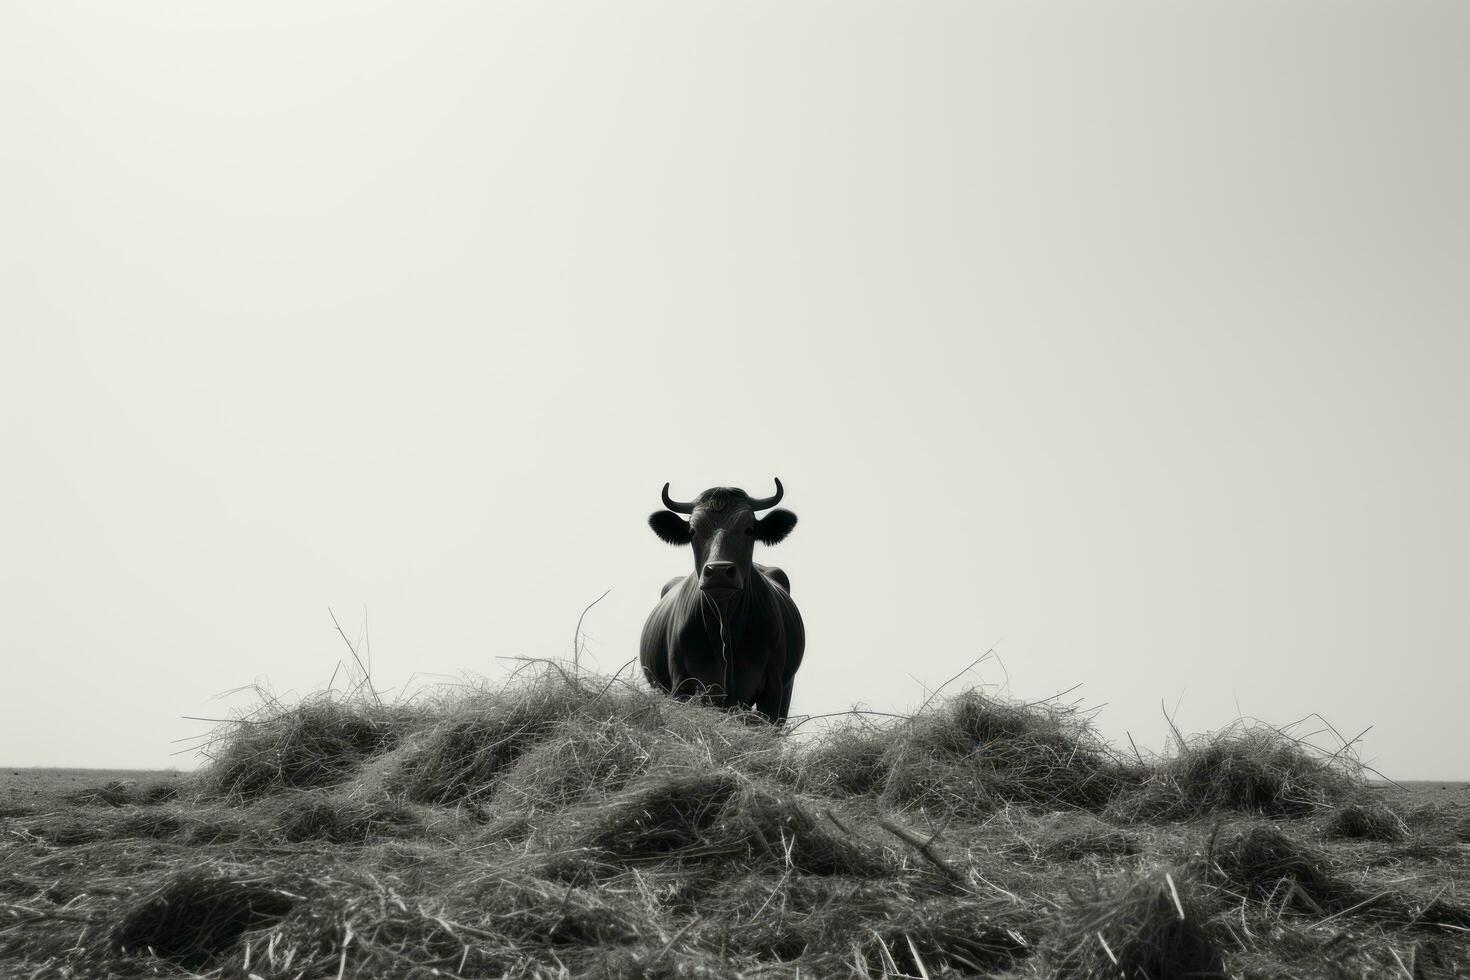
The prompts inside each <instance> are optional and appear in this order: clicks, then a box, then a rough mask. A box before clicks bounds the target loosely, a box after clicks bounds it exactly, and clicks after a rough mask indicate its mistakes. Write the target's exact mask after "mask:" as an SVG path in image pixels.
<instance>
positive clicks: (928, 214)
mask: <svg viewBox="0 0 1470 980" xmlns="http://www.w3.org/2000/svg"><path fill="white" fill-rule="evenodd" d="M1467 48H1470V5H1466V4H1464V3H1462V2H1444V3H1422V2H1414V0H1383V2H1376V3H1353V2H1339V0H1333V2H1286V3H1283V2H1280V0H1270V2H1255V3H1242V2H1228V3H1227V2H1216V3H1189V4H1180V3H1174V2H1156V3H1142V2H1132V0H1120V2H1113V3H1108V4H1096V3H1092V2H1090V0H1089V2H1078V3H1055V2H1051V3H1047V2H1043V3H1037V2H1024V3H1022V2H998V0H966V2H962V3H944V2H927V0H926V2H912V3H897V2H889V3H872V2H861V0H844V2H841V3H836V2H815V0H811V2H802V0H798V2H792V0H779V2H742V3H729V2H725V3H700V2H694V3H691V2H688V0H677V2H668V3H647V2H627V0H623V2H619V3H617V4H604V3H590V2H589V3H581V4H566V3H557V2H548V0H533V2H525V3H434V2H417V3H396V4H387V3H363V2H358V0H354V2H351V3H348V2H341V0H336V2H325V0H323V2H315V3H310V4H301V3H295V2H291V3H284V2H282V3H267V2H262V0H240V2H213V0H189V2H168V3H159V2H153V3H150V2H143V0H132V2H128V3H109V2H101V0H91V2H80V3H64V2H56V0H36V2H15V3H7V4H5V5H4V6H3V7H0V276H3V280H0V331H3V344H0V465H3V480H0V657H3V663H4V671H3V675H0V764H8V765H77V766H128V767H156V766H165V765H185V766H187V765H192V764H193V760H192V759H191V757H189V756H187V755H186V756H173V757H171V756H170V754H169V753H170V752H171V751H173V750H175V749H177V748H178V747H179V746H178V745H176V744H173V743H172V742H171V740H173V739H179V738H183V737H186V736H189V735H192V734H196V733H198V732H200V731H202V730H204V729H205V728H207V726H205V725H201V724H200V723H198V722H191V721H187V720H184V719H183V718H181V716H182V715H188V714H194V715H218V714H221V713H224V712H228V711H229V710H230V709H231V707H232V706H239V705H241V704H243V703H244V702H243V701H242V699H241V698H240V697H239V696H235V697H234V698H229V699H226V700H224V701H223V702H218V701H211V700H210V699H211V698H212V696H214V695H216V694H217V693H219V692H222V691H226V690H228V689H231V688H235V687H237V686H239V685H242V684H250V683H252V682H254V681H257V680H261V681H263V682H268V683H269V684H270V685H272V686H273V687H274V689H275V690H276V691H278V692H280V693H283V694H289V693H291V692H295V693H297V694H304V693H307V692H310V691H312V690H315V689H318V688H320V687H321V686H323V685H324V684H325V683H326V682H327V681H328V679H329V677H330V676H331V674H332V671H333V668H334V666H335V665H336V663H337V660H338V658H339V657H340V656H341V655H342V654H343V653H344V652H345V651H344V649H343V647H342V645H341V640H340V638H339V637H338V636H337V635H336V634H335V632H334V631H333V630H332V626H331V621H330V619H329V618H328V615H327V607H328V606H332V607H333V608H334V609H335V610H336V611H337V613H338V615H339V617H341V618H342V620H343V623H344V625H345V626H346V627H347V628H348V630H349V632H352V633H356V632H357V631H358V630H359V629H360V628H361V625H362V620H363V609H364V607H366V609H367V615H368V617H369V623H370V634H371V638H372V649H373V657H374V669H375V672H376V675H377V677H378V679H379V682H380V683H381V684H383V685H385V686H393V687H401V686H402V685H404V684H405V683H406V682H408V681H409V679H410V678H411V677H412V676H413V675H414V674H415V673H417V672H426V673H434V674H448V675H457V674H460V673H462V672H475V673H479V674H483V675H485V676H488V677H491V678H498V677H501V676H503V675H504V673H505V670H506V666H507V664H508V663H509V661H506V660H502V659H497V658H504V657H516V656H561V655H565V654H566V653H567V652H568V651H569V649H570V644H571V638H572V632H573V627H574V625H575V623H576V618H577V615H578V613H579V612H580V611H581V609H582V607H583V606H585V605H586V604H587V603H588V602H590V601H591V600H592V599H594V598H596V597H597V596H598V595H599V594H600V593H602V592H603V591H604V590H606V589H611V590H612V592H611V594H610V595H609V596H608V597H607V598H606V599H605V600H604V601H603V602H602V603H601V604H600V605H599V606H598V607H597V608H596V609H594V610H593V611H592V612H591V613H590V614H589V615H588V618H587V622H586V624H585V626H584V628H585V630H586V631H587V633H588V634H589V636H590V637H591V641H590V653H591V654H592V655H593V656H594V657H595V658H596V660H597V662H598V663H600V664H601V665H602V667H603V668H605V669H608V670H613V669H616V668H617V667H618V666H619V665H621V664H622V663H623V662H625V661H627V660H629V659H631V658H634V657H636V655H637V641H638V631H639V628H640V626H641V624H642V622H643V619H644V617H645V616H646V615H647V613H648V611H649V610H650V609H651V608H652V606H653V604H654V602H655V600H656V599H657V597H658V593H659V587H660V586H661V585H662V583H663V582H664V581H665V580H666V579H667V578H668V577H670V576H671V575H674V574H678V573H680V572H683V571H686V570H688V569H690V568H691V567H692V559H691V558H690V556H689V552H688V551H687V549H686V550H682V551H680V550H675V549H672V548H670V547H668V546H667V545H664V544H662V543H661V542H660V541H658V540H657V539H656V538H655V537H654V536H653V534H652V532H651V531H650V530H649V529H648V528H647V525H646V523H645V521H646V518H647V516H648V514H649V513H650V512H652V511H653V510H655V509H657V508H658V506H659V495H658V494H659V488H660V486H661V485H662V484H663V483H664V481H665V480H669V481H672V483H673V487H674V493H675V494H676V495H679V496H684V497H692V496H693V495H694V494H695V493H697V492H698V491H699V490H702V489H704V488H705V487H708V486H711V485H716V484H725V485H735V486H743V487H745V488H746V489H748V490H750V491H751V492H752V493H757V494H763V493H769V492H771V491H770V488H771V477H772V476H780V477H781V479H782V481H783V482H784V483H785V485H786V488H787V496H786V500H785V502H784V504H783V506H788V507H789V508H790V509H792V510H794V511H795V512H796V513H797V514H798V515H800V518H801V523H800V525H799V526H798V527H797V529H796V531H795V532H794V533H793V534H792V536H791V537H790V538H789V539H788V541H787V542H785V543H784V544H782V545H780V546H779V547H777V548H774V549H770V550H761V551H758V554H757V560H760V561H766V562H770V563H776V564H780V565H781V566H783V567H784V568H785V569H786V570H787V571H788V573H789V574H790V576H791V580H792V585H793V593H794V596H795V598H796V599H797V602H798V603H799V605H800V606H801V609H802V612H803V614H804V617H805V619H806V623H807V632H808V636H809V644H808V648H807V654H806V662H805V664H804V666H803V667H802V670H801V673H800V675H799V676H798V678H797V682H796V694H795V699H794V703H793V711H794V712H799V713H800V712H822V711H833V710H838V709H842V708H845V707H849V706H851V705H852V704H854V703H855V702H862V703H865V704H867V705H870V706H872V707H875V708H880V709H904V708H912V707H913V706H915V705H917V704H918V703H919V702H920V701H922V699H923V697H924V686H923V685H925V684H929V685H933V684H937V683H939V682H941V681H943V680H944V679H945V678H947V677H949V676H950V675H951V674H953V673H955V672H956V671H958V670H959V669H961V668H962V667H963V666H964V665H965V664H966V663H967V662H969V661H970V660H971V659H973V658H974V657H976V656H978V655H979V654H981V653H982V652H984V651H985V650H986V649H987V648H988V647H990V646H991V645H992V644H995V645H996V648H997V650H998V652H999V654H1000V655H1001V658H1002V659H1003V661H1004V665H1005V668H1006V672H1004V673H1003V672H1002V671H1001V670H1000V669H999V668H998V667H997V666H996V665H994V664H987V665H983V666H982V667H980V668H978V669H977V672H976V676H975V678H974V680H975V681H977V682H985V683H992V684H1002V683H1005V682H1006V680H1007V673H1008V677H1009V685H1010V686H1009V691H1010V693H1011V694H1013V695H1015V696H1017V697H1024V698H1028V699H1030V698H1039V697H1044V696H1046V695H1049V694H1052V693H1054V692H1056V691H1059V690H1062V689H1066V688H1070V687H1072V686H1073V685H1076V684H1081V685H1082V687H1081V688H1080V689H1079V690H1078V691H1077V692H1076V693H1075V694H1074V695H1072V696H1071V697H1083V698H1085V699H1086V701H1087V703H1088V704H1091V705H1104V704H1105V707H1104V708H1103V709H1102V713H1101V715H1100V716H1099V725H1100V727H1101V729H1102V730H1103V732H1104V733H1105V734H1107V735H1108V736H1109V737H1111V738H1114V739H1116V740H1118V741H1120V742H1122V743H1123V744H1126V741H1125V734H1124V733H1125V732H1131V733H1132V734H1133V736H1134V738H1135V739H1136V740H1137V741H1138V742H1139V744H1140V745H1144V746H1150V747H1154V748H1158V747H1161V746H1162V744H1163V741H1164V736H1165V733H1166V731H1167V727H1166V724H1165V721H1164V718H1163V715H1162V713H1161V711H1160V702H1161V701H1163V702H1166V703H1167V704H1168V705H1169V708H1170V711H1173V710H1174V706H1175V705H1176V704H1177V705H1178V715H1177V722H1178V724H1179V726H1180V727H1181V728H1183V729H1185V730H1186V731H1203V730H1207V729H1213V728H1218V727H1219V726H1222V725H1224V724H1226V723H1228V722H1229V721H1230V720H1231V719H1233V718H1235V717H1236V716H1237V715H1239V714H1241V713H1244V714H1247V715H1251V716H1256V717H1261V718H1265V719H1267V720H1270V721H1274V722H1287V721H1291V720H1293V719H1295V718H1298V717H1300V716H1302V715H1305V714H1308V713H1309V712H1320V713H1321V714H1323V715H1325V716H1326V717H1327V718H1328V719H1329V720H1330V721H1331V722H1332V723H1333V724H1334V725H1336V726H1337V727H1338V728H1339V729H1341V730H1342V731H1343V732H1344V734H1348V735H1351V734H1355V733H1356V732H1357V731H1358V730H1360V729H1363V728H1365V727H1367V726H1369V725H1372V726H1374V727H1373V730H1372V731H1371V732H1370V733H1369V734H1368V736H1367V737H1366V739H1365V742H1364V746H1363V753H1364V755H1365V757H1367V758H1368V759H1371V760H1376V765H1377V766H1378V767H1379V768H1380V769H1381V770H1382V771H1383V772H1385V773H1387V774H1388V775H1390V776H1394V777H1397V778H1405V779H1412V778H1445V779H1452V778H1461V779H1464V778H1470V761H1467V759H1466V757H1465V755H1464V745H1465V744H1466V736H1467V734H1470V732H1467V722H1466V721H1465V714H1464V693H1465V691H1466V689H1467V688H1470V667H1467V654H1470V601H1467V592H1470V559H1467V555H1470V517H1467V509H1466V502H1467V501H1470V453H1467V447H1466V428H1467V422H1470V386H1467V384H1466V375H1467V371H1470V334H1467V324H1470V276H1467V268H1470V194H1467V190H1470V187H1467V185H1470V178H1467V175H1470V67H1467V66H1470V62H1467V60H1466V58H1465V51H1466V50H1467Z"/></svg>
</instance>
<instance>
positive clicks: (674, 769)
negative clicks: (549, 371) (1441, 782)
mask: <svg viewBox="0 0 1470 980" xmlns="http://www.w3.org/2000/svg"><path fill="white" fill-rule="evenodd" d="M211 752H212V754H213V756H214V762H213V764H212V765H210V766H208V767H206V768H205V769H203V770H201V771H200V772H199V773H198V774H196V775H195V776H194V777H193V778H192V779H191V780H189V781H188V784H187V785H186V786H185V787H184V788H183V790H182V792H180V793H178V795H176V796H174V795H170V794H165V793H154V792H152V791H150V790H148V789H147V788H140V787H111V788H109V787H103V789H102V790H101V791H97V792H94V793H92V794H91V795H90V796H86V797H77V798H75V799H73V800H71V801H68V802H67V803H66V804H65V805H64V807H63V809H60V810H56V811H51V812H43V811H36V810H23V811H16V812H15V813H14V814H13V815H11V816H7V817H5V818H3V819H4V825H3V829H4V831H5V833H4V835H3V837H0V975H6V976H10V975H16V976H23V975H30V974H35V975H38V976H47V975H54V976H71V977H91V976H97V977H102V976H144V975H147V976H164V977H170V976H172V977H186V976H208V977H228V978H242V980H244V978H251V977H258V978H262V980H272V978H277V977H279V978H292V980H314V978H321V980H328V978H339V977H341V978H346V977H384V978H389V977H391V978H428V977H527V978H533V977H548V978H549V977H583V976H592V977H609V978H624V977H626V978H633V977H710V978H716V977H755V976H781V977H785V976H796V975H798V974H800V975H802V976H808V977H844V976H855V977H900V976H907V977H959V976H972V977H976V976H986V977H1038V978H1039V977H1055V976H1062V977H1089V978H1092V977H1096V978H1104V977H1107V978H1115V977H1124V978H1130V980H1141V978H1153V980H1160V978H1164V977H1175V976H1200V977H1205V976H1224V975H1226V974H1227V973H1228V974H1229V975H1232V976H1233V975H1249V976H1278V975H1289V976H1299V977H1318V976H1321V977H1327V976H1334V977H1336V976H1364V977H1368V976H1382V975H1389V971H1391V970H1397V969H1399V965H1398V964H1399V961H1402V962H1403V963H1404V964H1405V967H1406V968H1407V969H1410V970H1418V971H1419V972H1418V973H1413V974H1411V975H1414V976H1420V975H1424V976H1432V975H1435V974H1434V973H1433V971H1434V970H1453V969H1459V968H1467V969H1470V955H1467V943H1466V942H1465V937H1466V935H1467V934H1470V933H1466V932H1465V930H1466V929H1470V913H1467V911H1466V904H1465V898H1466V896H1465V895H1463V894H1462V893H1459V892H1457V891H1456V890H1455V889H1456V888H1457V887H1460V884H1459V883H1458V881H1457V879H1455V878H1454V877H1453V876H1450V877H1446V875H1445V873H1444V872H1443V871H1440V872H1439V876H1438V878H1436V877H1435V876H1434V873H1433V872H1428V871H1425V870H1424V869H1426V868H1432V867H1439V868H1443V867H1445V866H1447V865H1446V862H1447V861H1448V860H1449V859H1451V858H1453V857H1454V856H1455V855H1456V854H1458V853H1459V850H1460V849H1461V848H1462V847H1463V845H1462V844H1461V843H1460V842H1459V840H1458V838H1457V834H1458V833H1459V830H1458V825H1457V824H1456V822H1455V821H1457V820H1459V819H1460V817H1459V816H1458V815H1456V814H1450V815H1444V816H1443V817H1442V818H1441V817H1440V816H1433V817H1431V816H1424V815H1422V814H1421V815H1420V816H1418V817H1416V818H1415V819H1414V820H1409V821H1406V820H1405V819H1404V818H1403V817H1402V816H1401V815H1399V814H1398V813H1396V812H1395V811H1394V810H1393V809H1392V808H1390V807H1388V806H1386V805H1385V804H1383V803H1381V802H1376V801H1370V800H1368V799H1367V798H1366V796H1365V792H1366V791H1365V789H1364V786H1363V784H1362V782H1361V780H1359V779H1357V778H1356V776H1355V774H1354V773H1353V772H1352V771H1351V770H1350V769H1349V768H1348V767H1346V766H1344V765H1342V764H1341V763H1340V762H1339V761H1338V760H1324V759H1322V758H1320V757H1313V756H1312V755H1311V754H1310V753H1308V752H1307V751H1306V750H1305V749H1303V748H1302V747H1301V746H1299V745H1295V743H1290V741H1289V740H1287V739H1285V738H1284V737H1281V736H1279V733H1277V737H1272V735H1271V734H1270V732H1269V731H1268V730H1264V729H1262V730H1245V729H1235V730H1231V731H1229V732H1226V733H1222V734H1220V735H1216V736H1213V737H1210V738H1206V739H1197V740H1194V741H1192V742H1188V743H1186V744H1183V745H1182V746H1181V748H1180V751H1179V752H1177V753H1176V754H1175V755H1174V756H1173V757H1170V758H1166V759H1162V760H1156V761H1153V762H1145V761H1143V760H1140V759H1138V758H1136V757H1134V756H1130V757H1128V758H1123V757H1120V756H1119V755H1118V754H1117V753H1115V752H1113V751H1112V750H1111V748H1110V747H1109V746H1107V745H1106V744H1105V743H1103V742H1102V741H1101V740H1100V739H1099V738H1098V737H1097V736H1096V735H1095V733H1094V732H1093V731H1092V730H1091V729H1090V728H1089V727H1088V725H1087V724H1086V721H1085V719H1083V718H1082V717H1080V716H1078V715H1077V714H1075V713H1073V712H1071V711H1069V710H1067V709H1064V708H1060V707H1058V706H1055V705H1052V704H1040V705H1018V704H1011V703H1007V702H1003V701H999V700H996V699H993V698H990V697H986V696H984V695H982V694H980V693H978V692H974V691H967V692H964V693H961V694H959V695H957V696H955V697H953V698H950V699H949V700H947V701H942V702H939V703H936V704H935V705H932V706H930V707H928V708H927V709H926V710H925V711H923V712H921V713H920V714H919V715H917V716H916V717H913V718H906V719H896V720H894V721H893V722H891V723H889V724H886V725H883V726H877V727H875V726H871V725H865V724H862V723H860V722H859V721H858V720H857V719H856V718H854V719H853V720H851V721H850V722H848V723H840V724H838V725H836V726H835V727H833V728H831V729H830V730H828V731H826V732H824V733H821V734H816V735H814V736H812V737H790V736H787V735H784V734H782V733H778V732H776V731H774V730H773V729H772V728H770V727H769V726H767V725H764V724H752V723H751V719H748V718H742V717H738V716H734V715H730V714H724V713H720V712H717V711H714V710H712V709H708V708H705V707H701V706H697V705H690V704H682V703H678V702H674V701H671V700H669V699H667V698H666V697H664V696H662V695H660V694H655V693H652V692H649V691H646V690H643V689H641V688H639V687H636V686H633V685H629V684H622V683H614V682H610V681H608V680H607V679H602V678H598V679H594V678H589V677H585V676H571V675H568V674H566V673H565V672H563V671H560V670H558V669H554V668H552V669H546V670H543V671H541V672H540V673H529V674H527V675H526V676H525V677H523V678H522V679H521V680H519V681H517V682H516V683H513V684H511V685H508V686H506V687H504V688H500V689H497V690H474V691H458V692H446V693H444V694H442V695H441V696H439V697H438V698H437V699H435V698H429V699H425V700H421V701H418V702H415V703H412V704H397V705H386V706H380V705H378V704H376V703H373V704H365V703H361V702H360V701H354V700H343V699H328V698H325V697H318V698H312V699H308V700H307V701H305V702H303V703H301V704H297V705H294V706H284V705H279V704H271V705H267V706H265V709H264V710H262V711H259V712H257V713H255V714H253V715H251V716H248V717H247V718H245V719H243V720H242V721H241V722H240V723H238V724H233V725H231V726H229V727H227V728H226V729H224V730H222V731H221V732H220V734H219V739H218V741H217V742H216V743H215V744H214V745H213V746H212V748H211ZM1426 971H1427V972H1426ZM1445 975H1449V974H1445Z"/></svg>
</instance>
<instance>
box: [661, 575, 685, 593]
mask: <svg viewBox="0 0 1470 980" xmlns="http://www.w3.org/2000/svg"><path fill="white" fill-rule="evenodd" d="M688 577H689V576H688V575H676V576H674V577H673V578H671V579H669V580H668V581H667V582H665V583H664V587H663V589H662V590H660V591H659V596H660V597H663V596H666V595H668V594H669V590H670V589H672V588H674V587H675V586H677V585H678V584H679V583H680V582H683V581H684V580H685V579H686V578H688Z"/></svg>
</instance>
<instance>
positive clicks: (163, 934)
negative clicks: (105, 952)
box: [110, 872, 295, 969]
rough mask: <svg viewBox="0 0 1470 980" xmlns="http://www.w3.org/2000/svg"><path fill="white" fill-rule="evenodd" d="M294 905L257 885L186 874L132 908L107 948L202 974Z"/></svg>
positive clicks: (279, 893)
mask: <svg viewBox="0 0 1470 980" xmlns="http://www.w3.org/2000/svg"><path fill="white" fill-rule="evenodd" d="M294 904H295V903H294V899H293V898H292V896H290V895H288V894H287V893H285V892H283V891H281V890H279V889H276V888H272V887H269V886H267V885H265V884H262V883H259V882H251V881H239V880H235V879H232V878H226V877H220V876H218V875H214V874H210V873H206V872H199V873H193V872H186V873H184V874H182V875H179V876H177V877H175V878H174V879H172V880H171V881H169V882H168V883H167V884H165V885H164V886H163V887H162V888H160V889H158V890H157V891H156V892H154V893H153V894H152V895H150V896H149V897H147V898H145V899H144V900H143V901H142V902H141V903H140V904H138V905H137V906H136V907H134V908H133V910H132V911H131V912H129V913H128V914H127V915H126V916H125V917H124V919H123V921H122V922H121V923H120V924H119V925H118V926H117V928H116V929H115V930H114V931H113V933H112V937H111V943H110V947H111V948H112V950H113V951H115V952H117V953H121V954H124V955H142V954H146V953H150V952H151V953H152V954H153V955H155V956H160V957H163V958H164V959H168V960H172V961H174V962H175V963H178V964H179V965H180V966H184V967H187V968H189V969H200V968H203V967H206V966H208V965H209V964H211V963H212V962H213V961H214V960H215V959H216V958H217V957H219V956H221V955H223V954H225V953H228V952H229V951H230V950H231V949H232V948H233V947H234V945H235V944H236V943H237V942H238V941H239V939H240V937H241V936H242V935H244V933H245V932H246V931H247V930H249V929H257V928H260V927H262V926H266V925H269V924H271V923H273V922H275V921H277V920H278V919H280V918H281V917H282V916H284V915H285V914H286V913H288V912H289V911H291V908H292V906H293V905H294Z"/></svg>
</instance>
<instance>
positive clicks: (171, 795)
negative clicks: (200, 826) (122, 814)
mask: <svg viewBox="0 0 1470 980" xmlns="http://www.w3.org/2000/svg"><path fill="white" fill-rule="evenodd" d="M178 795H179V784H178V783H177V782H176V781H172V780H170V781H165V782H159V781H156V780H155V781H149V782H145V783H139V782H137V781H135V780H127V779H114V780H112V781H110V782H107V783H104V784H103V785H101V786H99V787H97V788H96V789H85V790H82V791H80V792H77V793H71V794H69V795H68V796H67V797H66V801H67V802H68V803H72V804H74V805H76V806H112V807H123V806H151V805H153V804H155V803H167V802H168V801H169V800H172V799H175V798H177V797H178Z"/></svg>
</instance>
